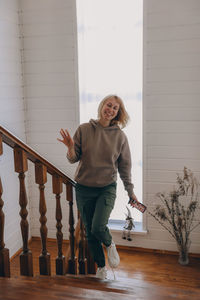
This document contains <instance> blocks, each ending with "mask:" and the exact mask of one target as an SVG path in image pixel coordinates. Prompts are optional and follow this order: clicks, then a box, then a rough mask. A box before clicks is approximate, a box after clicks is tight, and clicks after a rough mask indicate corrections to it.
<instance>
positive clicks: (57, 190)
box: [52, 174, 66, 275]
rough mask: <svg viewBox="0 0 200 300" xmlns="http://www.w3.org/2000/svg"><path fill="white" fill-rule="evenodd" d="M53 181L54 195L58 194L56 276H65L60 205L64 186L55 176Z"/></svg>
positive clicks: (57, 176) (59, 178)
mask: <svg viewBox="0 0 200 300" xmlns="http://www.w3.org/2000/svg"><path fill="white" fill-rule="evenodd" d="M52 180H53V182H52V183H53V193H54V194H56V221H57V224H56V228H57V233H56V237H57V244H58V256H57V258H56V274H57V275H65V273H66V272H65V270H66V268H65V257H64V256H63V252H62V245H63V233H62V227H63V226H62V223H61V220H62V210H61V205H60V194H61V193H62V191H63V184H62V178H61V177H60V176H59V175H57V174H54V175H53V176H52Z"/></svg>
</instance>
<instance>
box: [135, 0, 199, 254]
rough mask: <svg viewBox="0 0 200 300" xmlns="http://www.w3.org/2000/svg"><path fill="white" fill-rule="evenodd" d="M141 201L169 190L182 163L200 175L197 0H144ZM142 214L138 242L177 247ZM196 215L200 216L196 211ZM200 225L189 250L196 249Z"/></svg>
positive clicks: (151, 202) (152, 201) (149, 201)
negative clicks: (145, 232) (143, 232)
mask: <svg viewBox="0 0 200 300" xmlns="http://www.w3.org/2000/svg"><path fill="white" fill-rule="evenodd" d="M144 19H145V24H144V25H145V27H144V201H145V203H146V204H147V205H148V207H149V208H151V209H153V208H154V205H155V203H156V200H155V194H156V193H157V192H159V191H167V190H168V191H169V190H172V189H173V185H174V183H175V180H176V173H181V172H182V171H183V167H184V166H187V167H188V168H190V169H191V170H193V171H194V172H195V175H196V176H197V177H198V178H199V179H200V139H199V137H200V100H199V99H200V76H199V75H200V22H199V20H200V1H196V0H191V1H190V0H173V1H172V0H169V1H165V0H146V1H144ZM146 217H147V220H146V221H147V229H148V231H149V233H148V235H147V236H146V237H145V238H142V237H137V238H136V239H135V241H134V243H135V244H136V245H138V246H141V247H148V248H155V249H157V248H158V249H167V250H176V249H177V247H176V244H175V242H174V241H173V239H172V238H171V237H170V235H169V234H168V232H166V230H163V229H162V227H161V226H160V225H159V224H158V223H157V222H156V221H155V220H154V219H152V218H151V217H149V216H148V215H146ZM197 217H198V218H200V214H199V211H198V214H197ZM199 236H200V227H199V228H197V229H196V230H194V232H193V233H192V234H191V238H192V245H191V249H190V251H191V252H197V253H199V252H200V240H199Z"/></svg>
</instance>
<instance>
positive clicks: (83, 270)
mask: <svg viewBox="0 0 200 300" xmlns="http://www.w3.org/2000/svg"><path fill="white" fill-rule="evenodd" d="M85 250H86V240H85V230H84V225H83V221H82V218H80V241H79V257H78V258H79V259H78V263H79V274H84V275H86V274H87V273H88V272H87V259H86V257H85Z"/></svg>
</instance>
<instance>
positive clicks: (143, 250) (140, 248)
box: [117, 245, 200, 258]
mask: <svg viewBox="0 0 200 300" xmlns="http://www.w3.org/2000/svg"><path fill="white" fill-rule="evenodd" d="M117 249H121V250H125V251H137V252H148V253H155V254H156V253H157V254H168V255H178V251H171V250H160V249H151V248H142V247H130V246H123V245H117ZM189 256H191V257H196V258H200V253H189Z"/></svg>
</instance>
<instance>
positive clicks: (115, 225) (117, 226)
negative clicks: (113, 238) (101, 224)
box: [108, 220, 148, 235]
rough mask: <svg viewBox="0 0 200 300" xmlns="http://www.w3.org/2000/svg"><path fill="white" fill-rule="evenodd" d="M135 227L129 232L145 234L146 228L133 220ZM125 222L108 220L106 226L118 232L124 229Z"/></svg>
mask: <svg viewBox="0 0 200 300" xmlns="http://www.w3.org/2000/svg"><path fill="white" fill-rule="evenodd" d="M134 224H135V228H134V229H133V230H131V234H138V235H146V234H147V233H148V231H147V230H145V229H143V226H142V225H143V224H142V222H134ZM124 225H125V222H124V221H123V220H109V222H108V227H109V229H110V230H111V231H113V232H120V233H122V231H123V230H124Z"/></svg>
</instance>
